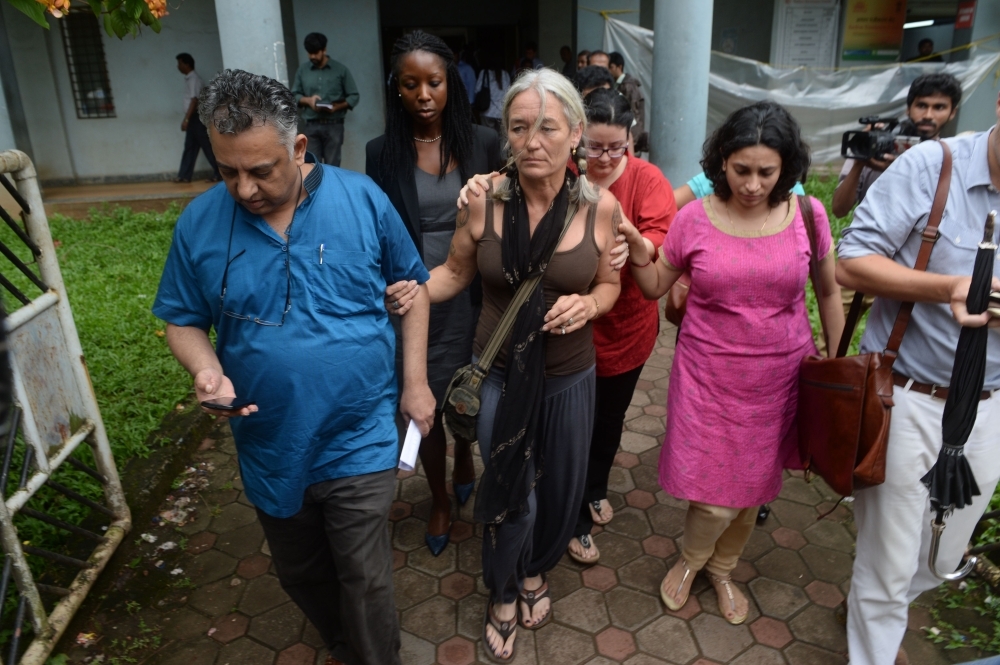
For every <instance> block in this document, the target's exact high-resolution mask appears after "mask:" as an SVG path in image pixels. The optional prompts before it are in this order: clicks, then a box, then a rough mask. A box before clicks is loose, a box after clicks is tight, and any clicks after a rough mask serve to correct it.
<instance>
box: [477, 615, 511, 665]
mask: <svg viewBox="0 0 1000 665" xmlns="http://www.w3.org/2000/svg"><path fill="white" fill-rule="evenodd" d="M487 626H489V627H492V628H493V630H495V631H496V633H497V635H499V636H500V639H501V640H503V644H501V645H500V653H503V647H504V645H505V644H507V640H509V639H510V637H511V635H514V634H515V633H516V632H517V613H516V612H515V614H514V616H513V617H512V618H511V619H509V620H507V621H501V620H500V618H499V617H498V616H497V615H496V614H495V613H494V612H493V603H487V604H486V614H485V616H483V651H485V652H486V657H487V658H489V659H490V660H492V661H493V662H494V663H509V662H511V661H512V660H514V658H516V657H517V640H516V639H515V640H514V643H513V644H511V645H510V655H509V656H507V657H506V658H504V657H503V656H500V655H498V654H497V653H496V652H495V651H493V647H491V646H490V637H489V635H488V634H487V633H486V628H487Z"/></svg>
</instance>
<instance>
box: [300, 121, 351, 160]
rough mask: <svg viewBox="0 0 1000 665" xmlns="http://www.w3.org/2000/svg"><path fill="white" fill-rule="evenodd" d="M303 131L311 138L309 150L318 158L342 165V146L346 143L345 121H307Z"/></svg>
mask: <svg viewBox="0 0 1000 665" xmlns="http://www.w3.org/2000/svg"><path fill="white" fill-rule="evenodd" d="M302 133H303V134H305V135H306V138H308V139H309V145H308V148H307V149H308V150H309V152H311V153H312V154H314V155H316V159H318V160H319V161H321V162H323V163H324V164H329V165H330V166H340V148H341V146H342V145H344V123H342V122H339V123H337V124H333V123H321V122H306V123H305V126H304V127H303V128H302Z"/></svg>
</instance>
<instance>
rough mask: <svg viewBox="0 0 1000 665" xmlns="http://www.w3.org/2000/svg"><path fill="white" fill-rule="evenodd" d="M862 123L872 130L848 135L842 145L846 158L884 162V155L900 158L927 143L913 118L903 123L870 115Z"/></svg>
mask: <svg viewBox="0 0 1000 665" xmlns="http://www.w3.org/2000/svg"><path fill="white" fill-rule="evenodd" d="M858 122H859V123H861V124H862V125H870V126H871V127H872V129H869V130H862V131H850V132H844V138H843V139H842V141H841V143H840V154H841V156H843V157H848V158H850V159H859V160H868V159H881V158H882V155H898V154H900V153H902V152H903V151H905V150H906V149H908V148H910V147H912V146H915V145H916V144H918V143H920V141H922V140H923V138H922V137H921V136H920V134H919V133H918V132H917V126H916V125H915V124H913V121H911V120H910V119H909V118H907V119H906V120H904V121H903V122H902V123H900V122H899V120H897V119H896V118H880V117H878V116H874V115H870V116H866V117H864V118H860V119H858Z"/></svg>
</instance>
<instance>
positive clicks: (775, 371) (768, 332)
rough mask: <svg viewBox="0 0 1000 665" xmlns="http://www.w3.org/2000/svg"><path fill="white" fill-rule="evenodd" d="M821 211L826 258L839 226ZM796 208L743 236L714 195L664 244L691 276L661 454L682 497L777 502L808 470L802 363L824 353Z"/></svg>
mask: <svg viewBox="0 0 1000 665" xmlns="http://www.w3.org/2000/svg"><path fill="white" fill-rule="evenodd" d="M812 205H813V211H814V217H815V220H816V236H817V249H818V252H819V255H820V257H825V256H826V255H827V254H828V253H829V251H830V247H831V245H832V239H831V237H830V222H829V220H828V219H827V216H826V211H825V210H824V208H823V204H822V203H820V202H819V201H816V200H815V199H812ZM797 208H798V206H797V203H796V198H795V197H793V198H792V202H791V204H790V206H789V213H788V215H787V216H786V217H785V219H783V220H780V222H777V223H776V222H775V220H774V219H772V220H771V226H770V227H769V228H766V229H765V230H764V231H763V232H747V233H737V232H736V230H735V229H733V228H732V227H731V226H730V225H729V224H728V223H727V220H726V218H725V213H722V216H721V218H720V217H719V216H717V215H715V213H714V212H713V211H712V209H711V204H710V203H709V198H705V199H702V200H701V201H695V202H693V203H690V204H688V205H687V206H685V207H684V208H683V209H682V210H681V211H680V212H679V213H678V214H677V217H676V218H675V219H674V222H673V225H672V226H671V227H670V233H668V234H667V237H666V240H665V241H664V244H663V249H664V258H665V259H666V260H667V261H668V262H669V263H670V265H672V266H674V267H676V268H678V269H681V270H684V271H687V272H689V273H690V274H691V291H690V293H689V294H688V300H687V312H686V314H685V316H684V323H683V325H682V326H681V332H680V337H679V338H678V340H677V350H676V353H675V355H674V363H673V368H672V369H671V372H670V390H669V393H668V397H667V433H666V438H665V440H664V442H663V450H662V452H661V454H660V484H661V485H662V486H663V489H664V490H666V491H667V492H668V493H669V494H671V495H673V496H675V497H677V498H681V499H688V500H692V501H698V502H701V503H708V504H712V505H717V506H728V507H733V508H747V507H750V506H755V505H759V504H763V503H767V502H769V501H772V500H774V498H775V497H776V496H777V495H778V492H779V491H780V490H781V472H782V469H784V468H789V467H792V468H795V467H798V466H799V460H798V444H797V433H796V423H795V407H796V401H797V392H798V373H799V363H800V361H801V360H802V358H804V357H805V356H807V355H809V354H814V353H816V346H815V344H814V343H813V338H812V331H811V328H810V325H809V319H808V315H807V312H806V303H805V285H806V281H807V280H808V279H809V256H810V254H811V252H810V248H809V237H808V235H806V229H805V226H804V225H803V221H802V216H801V214H799V211H798V209H797ZM720 212H721V211H720Z"/></svg>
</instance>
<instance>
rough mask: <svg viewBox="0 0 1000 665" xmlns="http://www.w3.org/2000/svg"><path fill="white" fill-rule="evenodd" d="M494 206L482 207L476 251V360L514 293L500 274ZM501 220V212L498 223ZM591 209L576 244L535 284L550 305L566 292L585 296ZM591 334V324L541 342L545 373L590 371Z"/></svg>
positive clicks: (590, 263) (593, 245)
mask: <svg viewBox="0 0 1000 665" xmlns="http://www.w3.org/2000/svg"><path fill="white" fill-rule="evenodd" d="M493 209H494V205H492V204H489V205H487V206H486V225H485V228H484V229H483V237H482V238H480V240H479V243H478V245H479V246H478V251H477V257H476V260H477V263H478V265H479V274H480V275H482V276H483V310H482V313H481V314H480V316H479V325H478V326H477V327H476V339H475V343H474V344H473V352H474V353H475V354H476V356H479V355H480V354H481V353H482V352H483V348H484V347H485V346H486V344H487V343H488V342H489V339H490V334H491V333H492V332H493V331H494V330H495V329H496V327H497V325H498V324H499V323H500V318H501V317H502V316H503V313H504V311H505V310H506V309H507V305H509V304H510V301H511V300H512V299H513V297H514V292H513V291H512V290H511V288H510V285H509V284H508V283H507V280H506V279H504V276H503V257H502V251H503V250H502V246H501V239H500V236H498V235H497V232H496V227H495V225H494V221H493V217H494V215H493ZM502 218H503V216H502V214H501V219H502ZM596 218H597V206H596V205H591V206H590V211H589V212H588V214H587V227H586V229H585V231H584V233H583V239H582V240H581V241H580V244H578V245H577V246H575V247H573V248H572V249H569V250H566V251H564V252H558V251H557V252H556V253H555V254H553V256H552V260H551V261H549V265H548V268H546V269H545V275H544V276H543V277H542V284H541V286H542V287H543V288H544V289H545V301H546V303H547V304H548V307H550V308H551V307H552V305H554V304H555V302H556V300H558V299H559V297H560V296H564V295H569V294H570V293H579V294H580V295H586V294H587V293H589V292H590V285H591V283H592V282H593V281H594V276H595V275H596V274H597V267H598V265H599V264H600V259H601V252H600V250H599V249H598V248H597V242H596V241H595V240H594V224H595V219H596ZM595 358H596V356H595V353H594V336H593V332H592V331H591V324H590V322H589V321H588V322H587V325H585V326H584V327H583V328H581V329H579V330H577V331H576V332H571V333H568V334H566V335H559V334H555V335H553V334H551V333H549V334H547V336H546V342H545V375H546V376H566V375H567V374H575V373H576V372H582V371H583V370H585V369H588V368H590V367H591V366H592V365H593V364H594V362H595ZM506 359H507V343H506V342H504V344H503V345H502V346H501V347H500V352H499V353H498V354H497V357H496V361H495V362H494V363H493V366H494V367H496V368H503V367H505V366H506V365H505V363H506Z"/></svg>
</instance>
